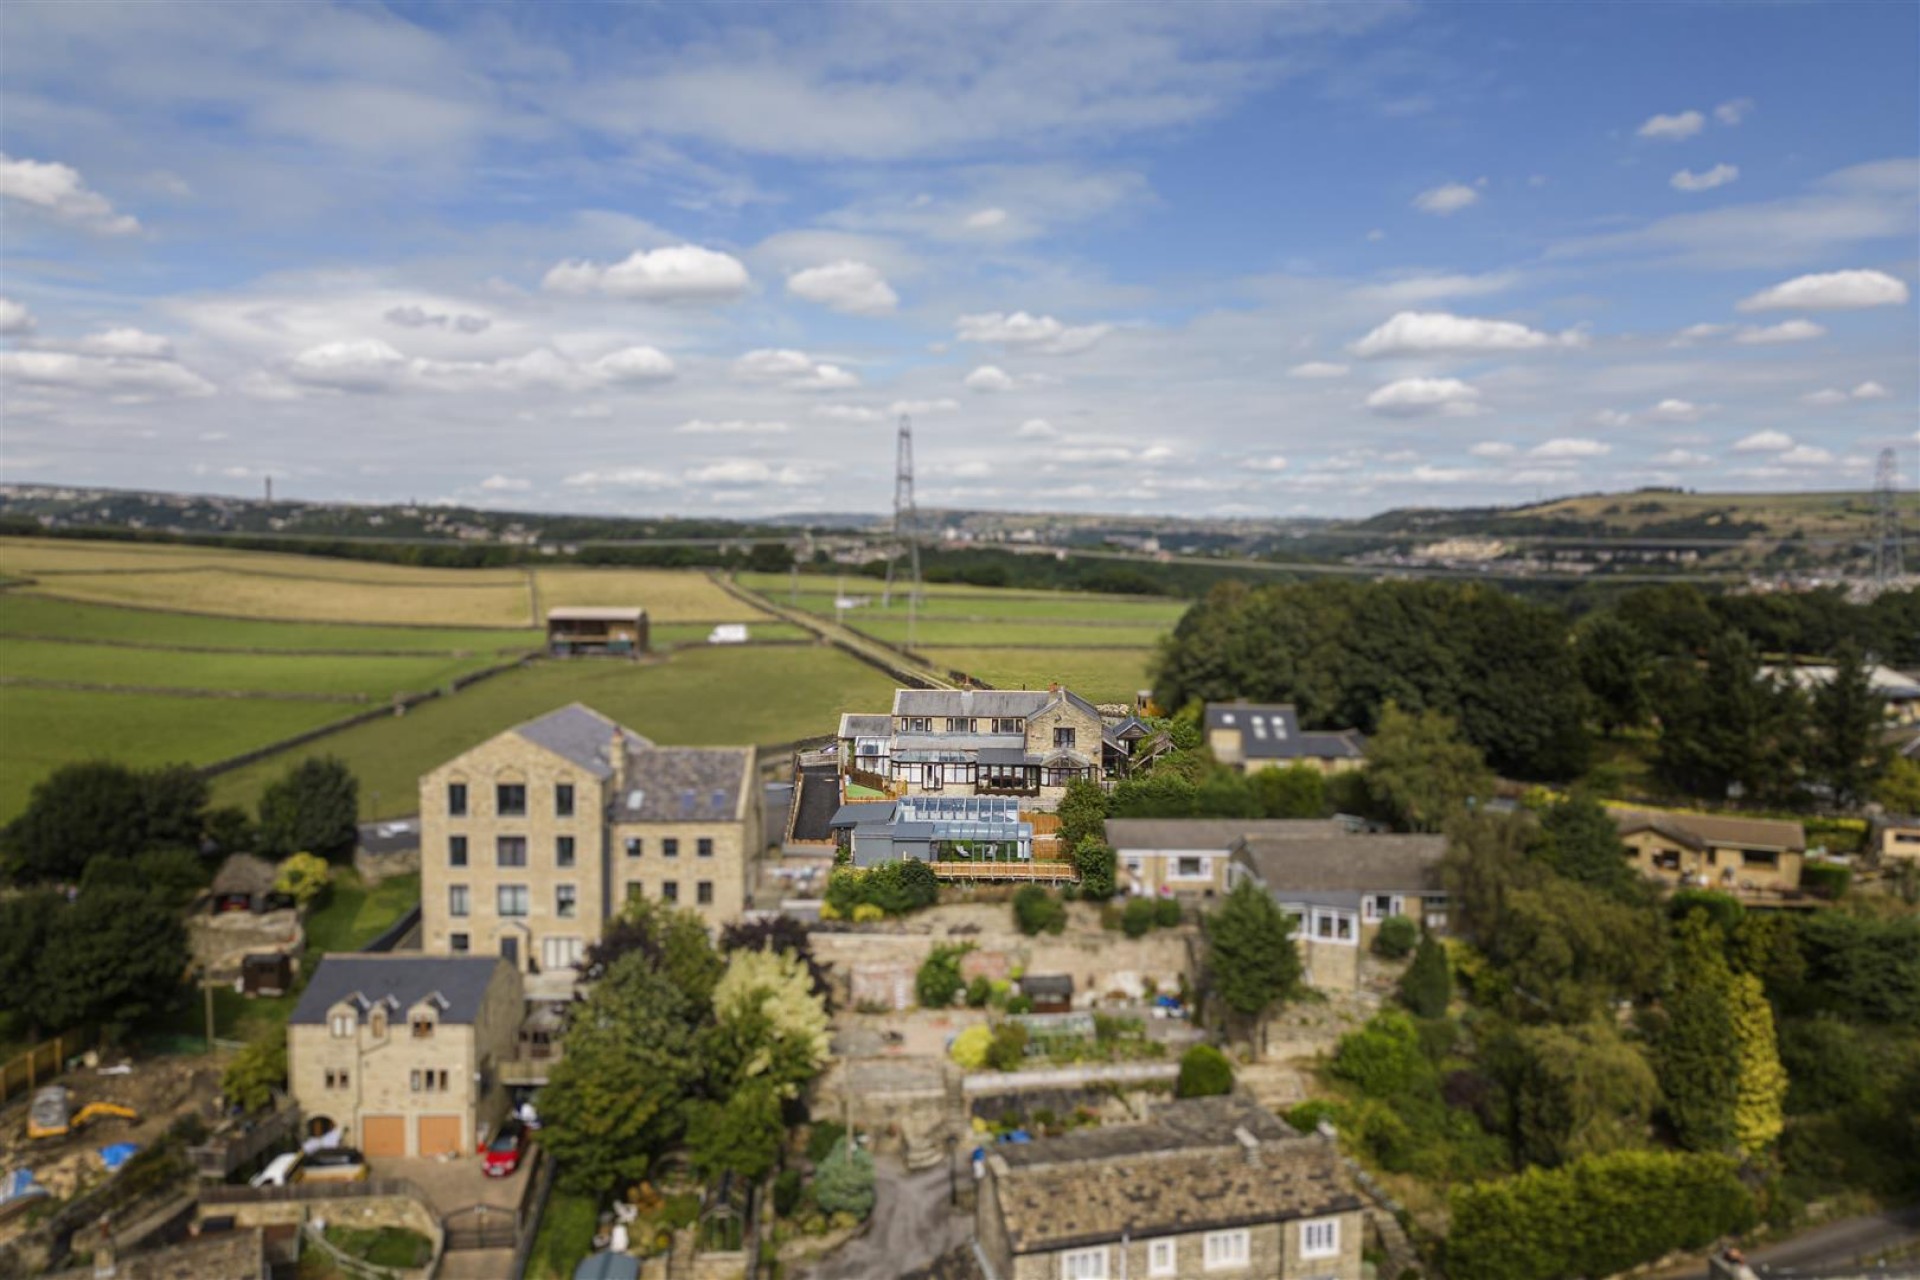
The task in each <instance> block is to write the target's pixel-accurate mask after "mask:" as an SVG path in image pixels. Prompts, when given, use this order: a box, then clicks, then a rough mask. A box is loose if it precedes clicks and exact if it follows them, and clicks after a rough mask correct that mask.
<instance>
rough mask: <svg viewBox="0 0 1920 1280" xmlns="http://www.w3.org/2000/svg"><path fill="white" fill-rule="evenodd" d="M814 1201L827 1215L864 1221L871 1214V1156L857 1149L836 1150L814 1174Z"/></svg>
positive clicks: (843, 1147) (823, 1161) (839, 1147)
mask: <svg viewBox="0 0 1920 1280" xmlns="http://www.w3.org/2000/svg"><path fill="white" fill-rule="evenodd" d="M813 1198H814V1201H815V1202H816V1203H818V1204H819V1206H820V1208H821V1209H823V1210H824V1211H826V1212H827V1213H847V1214H852V1215H853V1216H854V1218H856V1219H864V1218H865V1217H866V1216H867V1215H868V1214H869V1213H872V1212H873V1157H872V1156H870V1155H868V1154H867V1153H866V1152H865V1151H862V1150H860V1149H859V1148H858V1147H855V1148H854V1149H853V1150H852V1151H851V1152H849V1151H848V1150H847V1148H846V1147H845V1146H844V1145H842V1146H838V1147H835V1148H834V1149H833V1151H832V1153H831V1154H830V1155H828V1156H827V1158H826V1159H825V1160H822V1161H821V1162H820V1168H819V1169H818V1170H816V1171H815V1172H814V1175H813Z"/></svg>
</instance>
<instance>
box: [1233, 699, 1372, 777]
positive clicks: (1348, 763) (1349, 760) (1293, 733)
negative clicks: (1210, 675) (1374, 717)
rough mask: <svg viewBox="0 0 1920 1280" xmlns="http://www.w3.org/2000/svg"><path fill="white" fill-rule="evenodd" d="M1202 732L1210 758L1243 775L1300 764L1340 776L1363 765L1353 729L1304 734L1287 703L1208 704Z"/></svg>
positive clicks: (1362, 743)
mask: <svg viewBox="0 0 1920 1280" xmlns="http://www.w3.org/2000/svg"><path fill="white" fill-rule="evenodd" d="M1206 734H1207V749H1208V750H1209V751H1211V752H1213V758H1214V759H1215V760H1218V761H1219V762H1220V763H1221V764H1224V765H1229V766H1231V767H1233V768H1236V769H1238V770H1239V771H1240V772H1242V773H1258V772H1259V771H1260V770H1262V769H1284V768H1287V767H1289V766H1291V765H1302V764H1303V765H1309V766H1311V767H1313V768H1315V769H1318V770H1319V771H1320V772H1322V773H1340V772H1344V771H1345V770H1348V769H1358V768H1359V767H1360V766H1361V765H1362V764H1365V763H1366V745H1367V744H1366V739H1364V738H1362V737H1361V736H1360V734H1359V732H1358V731H1357V730H1354V729H1340V730H1335V731H1331V732H1315V731H1311V730H1302V729H1301V728H1300V719H1299V715H1298V714H1297V713H1296V712H1295V711H1294V709H1293V705H1292V704H1291V703H1284V702H1283V703H1272V704H1259V703H1250V702H1209V703H1208V704H1207V715H1206Z"/></svg>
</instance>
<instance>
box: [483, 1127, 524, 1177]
mask: <svg viewBox="0 0 1920 1280" xmlns="http://www.w3.org/2000/svg"><path fill="white" fill-rule="evenodd" d="M526 1153H527V1126H525V1125H523V1124H521V1123H520V1122H519V1121H518V1120H509V1121H507V1122H506V1123H505V1124H503V1125H501V1126H500V1132H498V1133H496V1134H494V1135H493V1137H492V1138H491V1139H490V1140H488V1142H487V1149H486V1150H485V1151H484V1152H482V1153H481V1157H480V1168H481V1169H482V1170H483V1171H484V1172H485V1173H486V1175H487V1176H488V1177H489V1178H505V1177H508V1176H510V1175H511V1174H512V1173H513V1171H514V1170H516V1169H518V1168H519V1167H520V1157H522V1156H524V1155H525V1154H526Z"/></svg>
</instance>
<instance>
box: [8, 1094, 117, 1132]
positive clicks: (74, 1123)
mask: <svg viewBox="0 0 1920 1280" xmlns="http://www.w3.org/2000/svg"><path fill="white" fill-rule="evenodd" d="M102 1116H118V1117H119V1118H120V1119H122V1120H138V1119H139V1118H140V1113H139V1112H137V1111H135V1110H134V1109H133V1108H132V1107H123V1106H121V1105H120V1104H119V1103H117V1102H89V1103H88V1104H87V1105H86V1106H84V1107H81V1108H80V1109H79V1110H78V1111H75V1110H74V1109H73V1095H72V1094H71V1093H69V1092H68V1091H67V1089H66V1086H64V1085H57V1084H53V1085H48V1086H47V1087H46V1088H44V1089H42V1090H40V1091H39V1092H38V1093H36V1094H34V1095H33V1105H32V1106H31V1107H29V1108H28V1109H27V1137H29V1138H64V1137H65V1136H66V1135H67V1134H69V1133H74V1132H77V1131H78V1130H80V1129H83V1128H85V1127H86V1126H87V1125H88V1124H90V1123H92V1122H93V1121H95V1120H98V1119H100V1118H101V1117H102Z"/></svg>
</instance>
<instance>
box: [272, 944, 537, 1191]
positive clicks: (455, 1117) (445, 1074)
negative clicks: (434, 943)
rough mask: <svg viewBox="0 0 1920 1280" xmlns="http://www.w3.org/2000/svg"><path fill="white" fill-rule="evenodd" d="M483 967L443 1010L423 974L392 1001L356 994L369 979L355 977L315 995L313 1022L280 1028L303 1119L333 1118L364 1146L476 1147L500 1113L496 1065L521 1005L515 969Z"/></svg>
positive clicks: (397, 959)
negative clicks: (481, 975) (348, 987)
mask: <svg viewBox="0 0 1920 1280" xmlns="http://www.w3.org/2000/svg"><path fill="white" fill-rule="evenodd" d="M341 958H342V959H353V960H360V959H369V960H376V961H377V962H378V963H379V964H380V965H382V966H408V965H413V966H423V965H432V964H434V963H436V962H435V961H432V960H429V959H423V958H416V957H409V956H403V955H391V954H389V955H382V956H379V957H341ZM330 960H331V958H330ZM328 963H329V961H323V962H322V965H321V969H320V971H319V972H317V973H316V975H315V983H316V984H323V975H324V973H325V969H326V966H327V964H328ZM470 963H473V964H481V963H483V962H482V961H479V960H473V961H471V962H470ZM490 968H491V974H490V975H488V977H487V980H486V982H485V984H484V987H483V988H482V989H481V990H480V992H479V994H478V995H477V998H476V999H475V1000H474V1001H473V1002H472V1003H473V1006H474V1007H473V1008H472V1009H471V1010H459V1009H456V1010H453V1011H449V1009H448V1008H447V1007H446V1002H445V1001H444V1000H442V999H436V998H435V993H433V991H432V988H433V984H434V982H435V979H434V978H433V977H425V978H423V979H422V980H421V981H420V982H419V983H417V984H415V985H416V987H417V989H418V990H419V991H420V994H419V995H418V997H417V998H414V999H411V1000H408V1001H405V1002H396V1003H397V1007H395V1006H394V1005H388V1004H383V1003H380V1002H378V1000H377V998H376V1000H375V1002H374V1003H373V1004H372V1005H371V1007H369V1004H368V1002H367V1000H365V999H356V998H355V994H356V993H358V992H359V991H360V990H361V986H368V985H370V984H361V986H356V987H355V990H354V992H344V991H343V992H342V993H340V994H339V996H338V998H333V999H324V1000H321V1001H317V1002H315V1005H314V1010H315V1012H316V1013H317V1015H318V1018H317V1020H315V1021H306V1020H302V1019H300V1018H299V1017H298V1016H296V1020H294V1021H292V1022H290V1023H289V1025H288V1028H287V1083H288V1088H289V1090H290V1092H291V1093H292V1094H293V1097H294V1100H295V1101H296V1102H297V1103H298V1104H299V1106H300V1109H301V1112H302V1113H303V1114H304V1115H305V1116H306V1117H307V1119H308V1123H309V1124H310V1125H313V1126H320V1125H322V1124H323V1123H324V1122H331V1124H332V1125H333V1126H336V1127H338V1128H339V1129H341V1130H342V1132H343V1134H344V1137H345V1141H346V1142H347V1143H348V1144H349V1145H355V1146H359V1147H361V1148H362V1149H363V1150H364V1149H367V1148H369V1147H373V1148H375V1150H370V1151H368V1154H370V1155H371V1154H378V1153H380V1152H382V1151H384V1153H385V1154H388V1155H397V1156H418V1155H435V1154H442V1153H443V1152H445V1151H447V1150H452V1151H454V1152H456V1153H466V1152H471V1151H473V1150H474V1149H475V1148H476V1146H477V1145H478V1142H479V1135H480V1130H481V1127H482V1126H487V1127H488V1128H491V1127H492V1126H493V1125H495V1124H497V1123H498V1122H499V1120H500V1118H501V1116H502V1115H503V1114H504V1113H505V1110H506V1101H507V1100H506V1093H505V1090H504V1088H503V1087H502V1086H501V1085H500V1083H499V1071H498V1064H500V1063H501V1062H504V1061H506V1060H508V1059H510V1058H512V1057H513V1054H514V1046H515V1041H516V1037H517V1036H518V1034H519V1029H520V1018H521V1012H522V1009H523V1007H524V1005H523V995H522V991H521V983H520V976H519V973H518V972H517V971H516V970H514V969H513V968H512V967H511V966H509V965H505V964H500V963H497V962H496V963H494V964H493V965H491V966H490ZM449 985H450V984H449ZM309 990H310V991H311V990H313V988H312V987H310V988H309ZM366 994H368V995H372V994H373V993H372V992H370V991H369V992H367V993H366ZM462 1003H465V1002H464V1001H463V1002H462ZM306 1004H307V1002H306V1000H305V998H304V997H303V1000H302V1007H303V1008H304V1007H305V1006H306ZM296 1014H298V1011H296ZM370 1119H371V1120H372V1124H371V1125H369V1123H368V1121H369V1120H370ZM396 1145H397V1148H398V1149H394V1147H395V1146H396Z"/></svg>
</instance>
